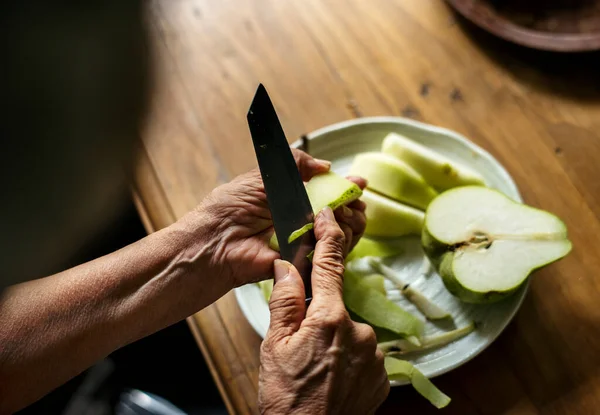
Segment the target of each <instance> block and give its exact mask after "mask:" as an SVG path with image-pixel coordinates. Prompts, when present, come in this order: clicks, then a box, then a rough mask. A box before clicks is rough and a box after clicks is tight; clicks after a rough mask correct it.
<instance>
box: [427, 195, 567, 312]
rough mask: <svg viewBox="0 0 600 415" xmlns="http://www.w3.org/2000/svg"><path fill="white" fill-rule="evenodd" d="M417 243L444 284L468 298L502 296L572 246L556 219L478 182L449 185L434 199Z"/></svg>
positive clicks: (478, 300)
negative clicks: (450, 188) (455, 185)
mask: <svg viewBox="0 0 600 415" xmlns="http://www.w3.org/2000/svg"><path fill="white" fill-rule="evenodd" d="M422 244H423V249H424V250H425V253H426V254H427V256H428V257H429V259H430V260H431V262H432V263H433V265H434V266H435V267H436V269H437V271H438V273H439V274H440V276H441V277H442V279H443V281H444V284H445V285H446V288H448V290H449V291H450V292H451V293H452V294H454V295H455V296H457V297H458V298H460V299H461V300H462V301H464V302H467V303H491V302H494V301H498V300H501V299H503V298H505V297H507V296H508V295H510V294H512V293H514V292H515V291H516V290H517V289H518V288H519V287H520V286H521V285H522V284H523V283H524V282H525V281H526V279H527V277H528V276H529V274H531V272H532V271H534V270H536V269H538V268H541V267H543V266H545V265H548V264H550V263H551V262H554V261H557V260H558V259H560V258H562V257H564V256H565V255H567V254H568V253H569V251H570V250H571V242H569V240H568V239H567V228H566V226H565V224H564V223H563V222H562V221H561V220H560V219H559V218H557V217H556V216H554V215H553V214H551V213H548V212H545V211H543V210H539V209H535V208H532V207H529V206H526V205H524V204H521V203H517V202H515V201H513V200H511V199H509V198H508V197H506V196H505V195H503V194H502V193H500V192H498V191H496V190H493V189H490V188H486V187H481V186H466V187H459V188H457V189H452V190H448V191H447V192H445V193H442V194H441V195H440V196H438V197H437V198H436V199H434V200H433V202H431V204H430V205H429V207H428V208H427V213H426V216H425V226H424V228H423V234H422Z"/></svg>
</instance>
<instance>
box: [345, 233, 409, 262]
mask: <svg viewBox="0 0 600 415" xmlns="http://www.w3.org/2000/svg"><path fill="white" fill-rule="evenodd" d="M402 251H403V248H402V246H401V245H400V244H398V243H397V242H396V241H388V240H383V241H382V240H376V239H370V238H366V237H364V236H363V237H362V238H360V240H359V241H358V243H357V244H356V246H355V247H354V249H353V250H352V251H350V253H349V254H348V256H347V257H346V262H350V261H352V260H354V259H358V258H364V257H367V256H374V257H378V258H387V257H391V256H396V255H400V254H401V253H402Z"/></svg>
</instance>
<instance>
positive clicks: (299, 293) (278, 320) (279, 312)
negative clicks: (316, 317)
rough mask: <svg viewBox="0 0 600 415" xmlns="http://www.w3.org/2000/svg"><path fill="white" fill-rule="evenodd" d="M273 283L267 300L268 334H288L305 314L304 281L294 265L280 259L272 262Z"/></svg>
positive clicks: (295, 329) (291, 332)
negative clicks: (269, 312)
mask: <svg viewBox="0 0 600 415" xmlns="http://www.w3.org/2000/svg"><path fill="white" fill-rule="evenodd" d="M274 274H275V284H274V285H273V292H272V293H271V299H270V301H269V310H270V311H271V323H270V325H269V336H276V337H286V336H290V335H292V334H293V333H295V332H296V331H298V329H299V328H300V324H301V323H302V320H303V319H304V315H305V314H306V305H305V296H304V283H303V282H302V277H300V274H299V273H298V270H297V269H296V267H294V266H293V265H292V264H290V263H289V262H287V261H283V260H280V259H277V260H275V262H274Z"/></svg>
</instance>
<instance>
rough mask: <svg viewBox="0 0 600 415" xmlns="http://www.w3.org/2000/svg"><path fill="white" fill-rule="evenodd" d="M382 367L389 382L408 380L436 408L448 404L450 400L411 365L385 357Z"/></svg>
mask: <svg viewBox="0 0 600 415" xmlns="http://www.w3.org/2000/svg"><path fill="white" fill-rule="evenodd" d="M384 365H385V370H386V372H387V374H388V378H389V379H390V380H395V379H397V380H409V381H410V383H411V384H412V386H413V387H414V388H415V389H416V390H417V392H419V393H420V394H421V395H422V396H423V397H424V398H425V399H427V400H428V401H429V402H431V404H432V405H433V406H435V407H436V408H438V409H441V408H444V407H445V406H447V405H448V404H449V403H450V398H449V397H448V396H447V395H446V394H444V393H443V392H442V391H440V390H439V389H438V388H437V387H436V386H435V385H434V384H433V383H432V382H431V381H430V380H429V379H427V378H426V377H425V375H423V374H422V373H421V372H420V371H419V370H417V368H415V367H414V366H413V365H412V364H411V363H409V362H407V361H405V360H399V359H395V358H393V357H389V356H387V357H385V360H384Z"/></svg>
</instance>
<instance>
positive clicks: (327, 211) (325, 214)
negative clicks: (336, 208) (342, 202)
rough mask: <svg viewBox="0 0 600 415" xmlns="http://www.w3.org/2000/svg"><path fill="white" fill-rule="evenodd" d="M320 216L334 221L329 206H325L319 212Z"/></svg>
mask: <svg viewBox="0 0 600 415" xmlns="http://www.w3.org/2000/svg"><path fill="white" fill-rule="evenodd" d="M321 215H323V217H324V218H325V219H327V220H331V221H334V220H335V217H334V216H333V210H331V208H330V207H329V206H325V207H324V208H323V210H321Z"/></svg>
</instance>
